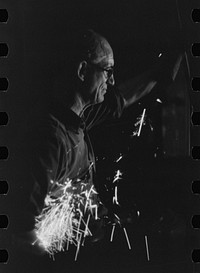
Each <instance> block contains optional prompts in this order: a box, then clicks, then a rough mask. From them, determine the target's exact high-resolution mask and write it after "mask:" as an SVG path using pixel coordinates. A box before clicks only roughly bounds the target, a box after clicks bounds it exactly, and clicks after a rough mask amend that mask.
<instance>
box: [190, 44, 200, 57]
mask: <svg viewBox="0 0 200 273" xmlns="http://www.w3.org/2000/svg"><path fill="white" fill-rule="evenodd" d="M191 52H192V55H193V57H200V43H194V44H192V47H191Z"/></svg>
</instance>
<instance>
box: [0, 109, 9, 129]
mask: <svg viewBox="0 0 200 273" xmlns="http://www.w3.org/2000/svg"><path fill="white" fill-rule="evenodd" d="M8 119H9V118H8V114H7V113H6V112H0V126H2V125H3V126H5V125H7V124H8Z"/></svg>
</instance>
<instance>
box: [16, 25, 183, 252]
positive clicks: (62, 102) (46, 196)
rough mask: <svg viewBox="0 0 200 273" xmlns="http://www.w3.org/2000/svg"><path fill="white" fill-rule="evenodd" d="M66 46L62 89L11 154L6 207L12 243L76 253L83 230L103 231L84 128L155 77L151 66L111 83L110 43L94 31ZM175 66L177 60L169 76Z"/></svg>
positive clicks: (118, 108)
mask: <svg viewBox="0 0 200 273" xmlns="http://www.w3.org/2000/svg"><path fill="white" fill-rule="evenodd" d="M71 50H72V51H71V52H70V53H71V56H69V59H68V60H67V66H68V70H67V71H68V73H67V76H68V82H67V81H66V84H67V86H66V89H64V90H62V91H61V92H60V93H59V94H58V93H56V92H57V91H56V92H55V93H54V99H52V98H51V99H47V98H45V102H43V101H42V102H39V103H38V105H37V106H36V107H35V109H34V110H33V112H32V113H31V117H29V118H28V121H27V123H26V125H25V128H26V133H25V134H24V136H23V138H21V145H20V146H19V147H20V149H19V150H20V151H18V153H16V158H17V164H16V165H15V172H17V175H16V180H17V183H16V186H13V187H16V188H14V191H13V192H15V191H16V192H17V195H18V196H19V200H20V201H19V203H18V204H15V206H14V207H13V208H12V209H13V211H14V212H15V213H14V217H13V218H14V219H13V222H14V223H15V231H14V236H13V242H14V243H13V244H14V245H19V247H24V249H26V250H29V251H30V252H35V253H36V254H37V253H41V252H42V253H44V252H48V253H50V254H51V255H54V254H55V253H56V252H59V251H61V250H63V249H65V247H66V245H67V244H68V243H69V244H74V245H76V246H77V252H78V250H79V248H80V244H81V243H84V240H85V239H86V237H91V239H92V240H93V241H96V240H98V239H99V237H101V232H100V230H101V227H102V225H103V217H104V215H105V214H106V209H105V208H104V206H103V204H102V203H101V202H100V200H99V197H98V193H97V192H96V189H95V185H94V184H95V159H94V153H93V149H92V145H91V143H90V139H89V135H88V131H89V130H90V129H91V128H92V127H93V126H95V125H96V124H98V123H100V122H103V121H104V120H105V119H112V118H119V117H120V116H121V114H122V112H123V110H124V109H125V108H126V107H128V106H130V105H132V104H133V103H135V102H136V101H137V100H138V99H140V98H141V97H142V96H144V95H146V94H148V93H149V92H150V91H151V90H152V89H153V87H154V86H155V85H156V84H157V81H158V75H157V74H155V71H153V70H152V71H153V72H152V71H150V72H149V73H146V75H145V76H143V77H141V78H138V79H134V80H133V81H132V80H131V81H129V82H127V83H125V84H123V85H121V87H120V88H118V89H117V88H114V84H115V80H114V75H113V67H114V55H113V51H112V48H111V46H110V44H109V43H108V41H107V40H106V39H105V38H104V37H102V36H101V35H99V34H97V33H95V32H94V31H93V30H87V31H85V32H84V33H82V35H80V36H78V38H76V42H75V43H74V44H73V46H72V47H71ZM69 55H70V54H69ZM180 61H181V58H178V61H177V62H176V64H178V66H179V65H180ZM170 68H171V67H170ZM177 71H178V67H177V65H176V70H175V71H174V73H173V77H175V76H174V75H175V74H176V73H177ZM120 90H121V91H120ZM122 90H123V91H122ZM124 90H125V91H126V92H124ZM22 166H23V169H22ZM19 170H21V171H19ZM52 234H53V235H52ZM99 234H100V235H99Z"/></svg>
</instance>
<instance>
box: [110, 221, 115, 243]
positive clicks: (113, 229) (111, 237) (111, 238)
mask: <svg viewBox="0 0 200 273" xmlns="http://www.w3.org/2000/svg"><path fill="white" fill-rule="evenodd" d="M115 227H116V225H113V226H112V232H111V236H110V241H111V242H112V241H113V236H114V231H115Z"/></svg>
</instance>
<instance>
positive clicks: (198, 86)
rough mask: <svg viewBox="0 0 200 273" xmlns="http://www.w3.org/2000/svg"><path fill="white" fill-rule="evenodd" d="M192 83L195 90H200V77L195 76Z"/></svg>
mask: <svg viewBox="0 0 200 273" xmlns="http://www.w3.org/2000/svg"><path fill="white" fill-rule="evenodd" d="M191 85H192V89H193V91H197V92H200V77H193V79H192V82H191Z"/></svg>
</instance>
